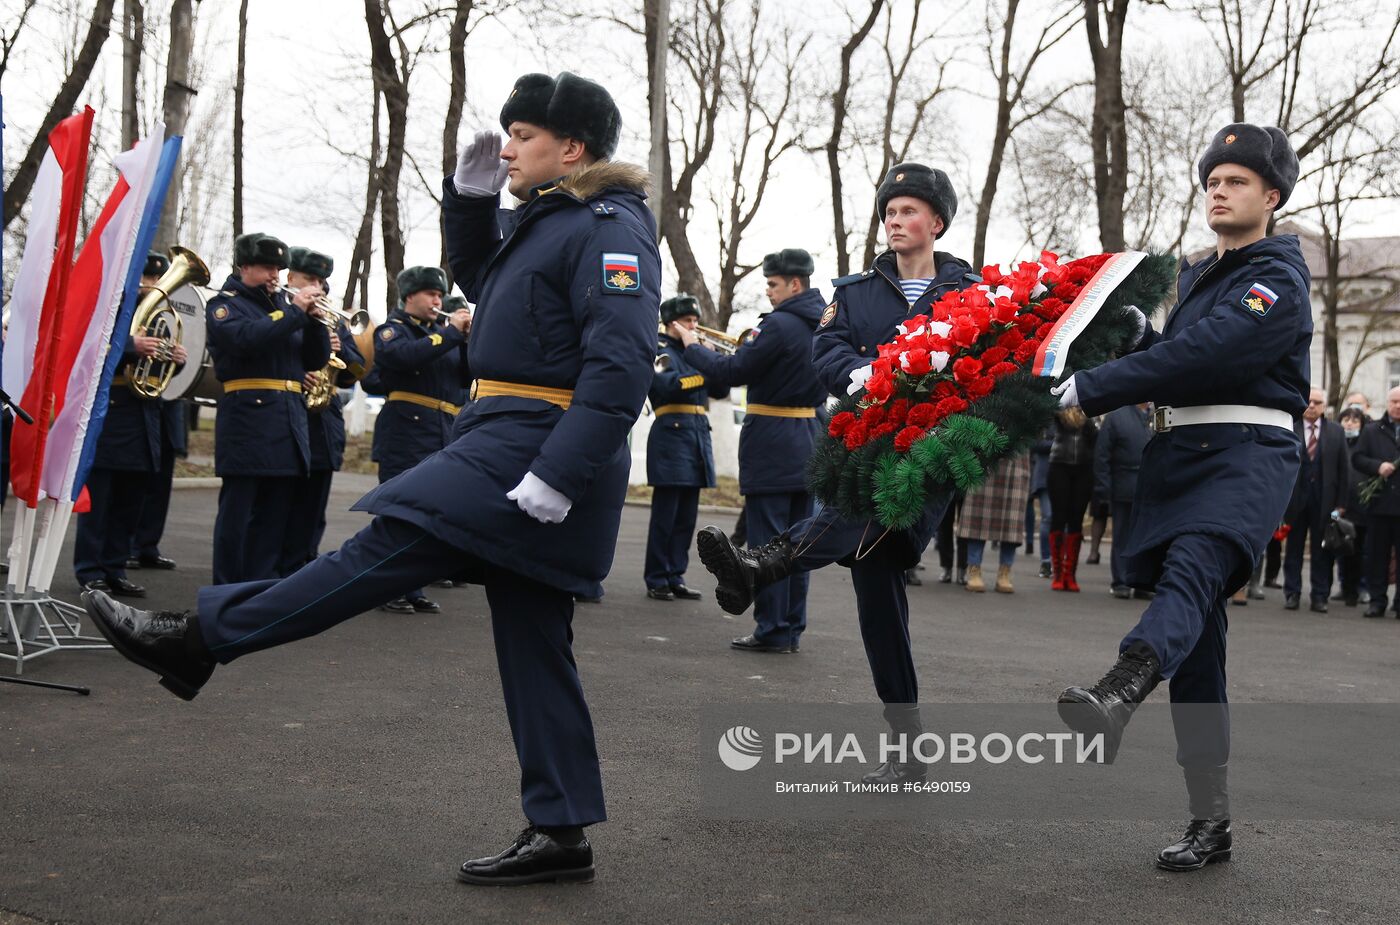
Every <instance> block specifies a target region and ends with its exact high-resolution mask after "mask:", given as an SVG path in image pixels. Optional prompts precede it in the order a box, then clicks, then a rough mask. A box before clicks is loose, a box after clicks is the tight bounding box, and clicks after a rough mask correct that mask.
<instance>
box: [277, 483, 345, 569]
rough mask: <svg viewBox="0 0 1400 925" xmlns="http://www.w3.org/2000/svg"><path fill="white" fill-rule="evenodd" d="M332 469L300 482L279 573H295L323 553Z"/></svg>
mask: <svg viewBox="0 0 1400 925" xmlns="http://www.w3.org/2000/svg"><path fill="white" fill-rule="evenodd" d="M334 475H335V473H334V472H333V471H331V470H330V469H312V470H311V474H310V475H308V476H307V477H306V478H304V479H302V480H301V486H300V487H299V488H298V489H297V493H296V498H295V500H294V501H293V502H292V505H293V506H292V512H291V516H290V517H289V518H288V520H287V535H286V538H285V539H284V541H283V543H282V561H281V564H280V565H279V566H278V570H277V574H278V575H281V576H283V577H285V576H287V575H290V574H292V572H295V571H296V570H297V569H299V568H301V567H302V566H303V565H305V564H306V563H308V562H310V561H311V560H312V559H314V558H316V556H317V555H319V554H320V547H321V536H322V535H323V534H324V533H325V532H326V505H327V504H328V503H329V502H330V497H331V478H332V477H333V476H334Z"/></svg>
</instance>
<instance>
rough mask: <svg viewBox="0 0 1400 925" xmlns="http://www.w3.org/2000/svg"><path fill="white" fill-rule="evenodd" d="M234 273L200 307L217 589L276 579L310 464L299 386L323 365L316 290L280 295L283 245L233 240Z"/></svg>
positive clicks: (261, 238) (325, 346)
mask: <svg viewBox="0 0 1400 925" xmlns="http://www.w3.org/2000/svg"><path fill="white" fill-rule="evenodd" d="M234 265H235V267H236V271H235V272H234V273H232V274H230V275H229V277H228V279H227V280H226V281H225V282H224V288H223V289H222V290H221V291H220V292H219V293H218V294H217V295H215V296H214V297H213V298H211V299H210V300H209V303H208V305H206V306H205V315H206V317H207V319H208V325H209V329H208V344H209V355H210V356H211V357H212V358H213V360H214V374H215V375H216V376H217V377H218V378H219V381H220V382H222V383H223V385H224V396H223V398H222V399H220V400H219V416H218V423H217V426H216V429H215V439H214V471H215V473H216V474H218V475H219V476H220V477H221V478H222V479H223V486H222V487H221V488H220V489H219V513H218V516H217V517H216V518H215V521H214V584H216V585H219V584H227V583H232V582H240V581H253V580H256V579H263V578H275V577H277V575H278V573H279V571H280V569H281V565H282V562H283V552H282V546H283V542H284V538H285V537H286V535H287V530H288V527H289V525H290V518H291V516H292V511H293V508H294V506H295V498H296V494H297V490H298V488H299V486H301V485H303V484H304V482H305V479H306V475H307V473H308V472H309V471H310V465H311V448H310V445H309V443H308V439H307V432H306V406H305V404H304V403H303V398H302V395H303V392H302V379H303V378H304V377H305V376H306V374H307V372H309V371H310V370H313V369H320V368H321V367H323V366H325V365H326V361H327V360H328V359H329V358H330V355H331V344H330V337H329V336H328V332H327V331H326V328H325V326H324V325H322V324H321V323H320V322H319V321H317V320H316V318H315V317H313V315H318V314H319V309H317V308H316V299H317V297H318V296H319V295H320V293H319V292H318V291H317V290H315V289H313V288H310V287H308V288H305V289H302V290H301V291H300V292H298V293H297V294H296V295H295V296H293V297H292V298H291V299H288V298H287V295H286V293H285V292H283V291H281V289H280V277H281V273H282V270H285V269H286V268H287V265H288V253H287V245H285V244H283V243H282V242H281V241H279V240H278V239H277V238H274V237H272V236H271V235H266V234H258V233H253V234H245V235H240V236H239V237H238V239H237V240H236V241H235V242H234Z"/></svg>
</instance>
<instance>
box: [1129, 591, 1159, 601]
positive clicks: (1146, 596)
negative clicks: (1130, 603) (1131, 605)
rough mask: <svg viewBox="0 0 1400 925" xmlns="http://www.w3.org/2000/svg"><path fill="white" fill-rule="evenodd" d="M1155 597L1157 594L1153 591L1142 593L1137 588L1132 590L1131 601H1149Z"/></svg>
mask: <svg viewBox="0 0 1400 925" xmlns="http://www.w3.org/2000/svg"><path fill="white" fill-rule="evenodd" d="M1156 596H1157V594H1156V592H1155V591H1142V590H1139V589H1138V588H1134V589H1133V600H1135V601H1150V600H1152V598H1154V597H1156Z"/></svg>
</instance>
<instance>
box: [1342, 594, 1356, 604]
mask: <svg viewBox="0 0 1400 925" xmlns="http://www.w3.org/2000/svg"><path fill="white" fill-rule="evenodd" d="M1342 606H1343V607H1355V606H1356V595H1355V594H1353V595H1351V596H1350V597H1343V598H1342Z"/></svg>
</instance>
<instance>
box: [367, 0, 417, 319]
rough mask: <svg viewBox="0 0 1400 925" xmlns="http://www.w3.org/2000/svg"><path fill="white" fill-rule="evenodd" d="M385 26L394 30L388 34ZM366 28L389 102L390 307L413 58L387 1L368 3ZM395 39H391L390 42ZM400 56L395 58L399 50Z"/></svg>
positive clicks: (385, 172)
mask: <svg viewBox="0 0 1400 925" xmlns="http://www.w3.org/2000/svg"><path fill="white" fill-rule="evenodd" d="M386 22H387V23H388V25H389V26H390V29H386V28H385V25H386ZM365 23H366V24H367V26H368V27H369V45H370V67H371V71H372V73H373V74H374V87H375V91H376V93H378V94H379V97H380V98H382V99H383V101H384V111H385V113H386V115H387V116H388V119H389V133H388V136H387V138H386V139H385V143H384V162H383V164H382V165H380V168H379V180H380V182H379V231H380V236H381V238H382V240H383V246H384V272H385V273H386V274H387V276H388V282H387V285H386V292H385V306H386V309H387V310H393V308H394V306H395V305H396V304H397V303H398V292H397V290H396V287H395V283H394V280H395V279H396V278H397V277H398V275H399V272H400V271H401V270H403V264H404V233H403V225H402V223H401V221H400V215H399V178H400V176H401V174H402V173H403V161H404V142H405V139H406V138H407V135H408V80H409V76H410V74H411V73H412V68H413V59H412V56H411V55H410V54H409V53H408V49H407V45H406V43H405V42H404V40H403V33H402V31H401V30H400V29H399V27H398V25H397V24H395V23H394V19H393V11H392V10H391V9H390V6H389V2H388V0H365ZM391 35H392V40H391ZM396 44H397V45H398V46H399V51H400V55H401V57H400V58H398V59H396V58H395V56H394V45H396Z"/></svg>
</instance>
